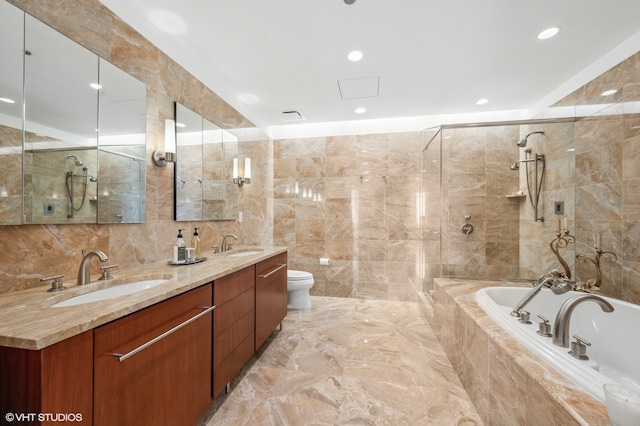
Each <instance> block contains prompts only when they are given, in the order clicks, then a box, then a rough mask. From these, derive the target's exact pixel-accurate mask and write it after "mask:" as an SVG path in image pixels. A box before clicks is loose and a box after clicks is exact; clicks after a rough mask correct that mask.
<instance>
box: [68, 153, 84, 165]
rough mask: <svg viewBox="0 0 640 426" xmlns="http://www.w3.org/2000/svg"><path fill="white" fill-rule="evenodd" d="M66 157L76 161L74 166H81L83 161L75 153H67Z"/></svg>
mask: <svg viewBox="0 0 640 426" xmlns="http://www.w3.org/2000/svg"><path fill="white" fill-rule="evenodd" d="M67 158H73V162H74V163H76V166H78V167H80V166H83V165H84V163H83V162H82V161H81V160H80V159H79V158H78V157H76V156H75V155H67Z"/></svg>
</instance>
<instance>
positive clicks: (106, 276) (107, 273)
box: [98, 265, 118, 281]
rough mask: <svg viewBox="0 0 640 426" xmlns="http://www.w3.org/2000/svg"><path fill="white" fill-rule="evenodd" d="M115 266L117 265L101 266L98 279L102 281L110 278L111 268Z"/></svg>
mask: <svg viewBox="0 0 640 426" xmlns="http://www.w3.org/2000/svg"><path fill="white" fill-rule="evenodd" d="M117 267H118V265H107V266H101V267H100V269H101V270H102V276H101V277H100V278H98V279H99V280H102V281H106V280H110V279H111V278H113V277H112V276H111V269H113V268H117Z"/></svg>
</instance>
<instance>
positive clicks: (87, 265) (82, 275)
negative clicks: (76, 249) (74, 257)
mask: <svg viewBox="0 0 640 426" xmlns="http://www.w3.org/2000/svg"><path fill="white" fill-rule="evenodd" d="M94 256H96V257H98V259H100V262H106V261H107V259H108V257H107V255H106V254H104V253H103V252H101V251H100V250H93V251H90V252H89V253H87V254H85V255H84V257H83V258H82V262H80V270H79V271H78V285H85V284H89V283H90V282H91V258H92V257H94Z"/></svg>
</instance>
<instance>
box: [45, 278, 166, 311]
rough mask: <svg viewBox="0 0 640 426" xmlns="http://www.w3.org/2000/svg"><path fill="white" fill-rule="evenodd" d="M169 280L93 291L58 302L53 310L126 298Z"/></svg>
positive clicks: (136, 282) (149, 281)
mask: <svg viewBox="0 0 640 426" xmlns="http://www.w3.org/2000/svg"><path fill="white" fill-rule="evenodd" d="M167 281H168V280H167V279H151V280H142V281H135V282H132V283H128V284H119V285H114V286H112V287H107V288H103V289H100V290H96V291H92V292H90V293H85V294H81V295H78V296H74V297H72V298H70V299H66V300H63V301H62V302H58V303H56V304H55V305H51V307H52V308H62V307H65V306H76V305H83V304H85V303H93V302H100V301H102V300H108V299H114V298H116V297H120V296H126V295H128V294H132V293H136V292H138V291H142V290H147V289H150V288H152V287H155V286H158V285H160V284H163V283H165V282H167Z"/></svg>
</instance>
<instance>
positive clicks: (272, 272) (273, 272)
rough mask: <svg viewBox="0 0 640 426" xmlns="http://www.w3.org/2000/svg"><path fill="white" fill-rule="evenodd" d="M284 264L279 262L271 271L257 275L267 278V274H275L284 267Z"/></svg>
mask: <svg viewBox="0 0 640 426" xmlns="http://www.w3.org/2000/svg"><path fill="white" fill-rule="evenodd" d="M285 266H287V264H286V263H280V264H279V266H278V267H277V268H276V269H274V270H273V271H271V272H269V273H268V274H263V275H258V276H259V277H260V278H267V277H268V276H269V275H272V274H275V273H276V272H278V271H279V270H280V269H282V268H284V267H285Z"/></svg>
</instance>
